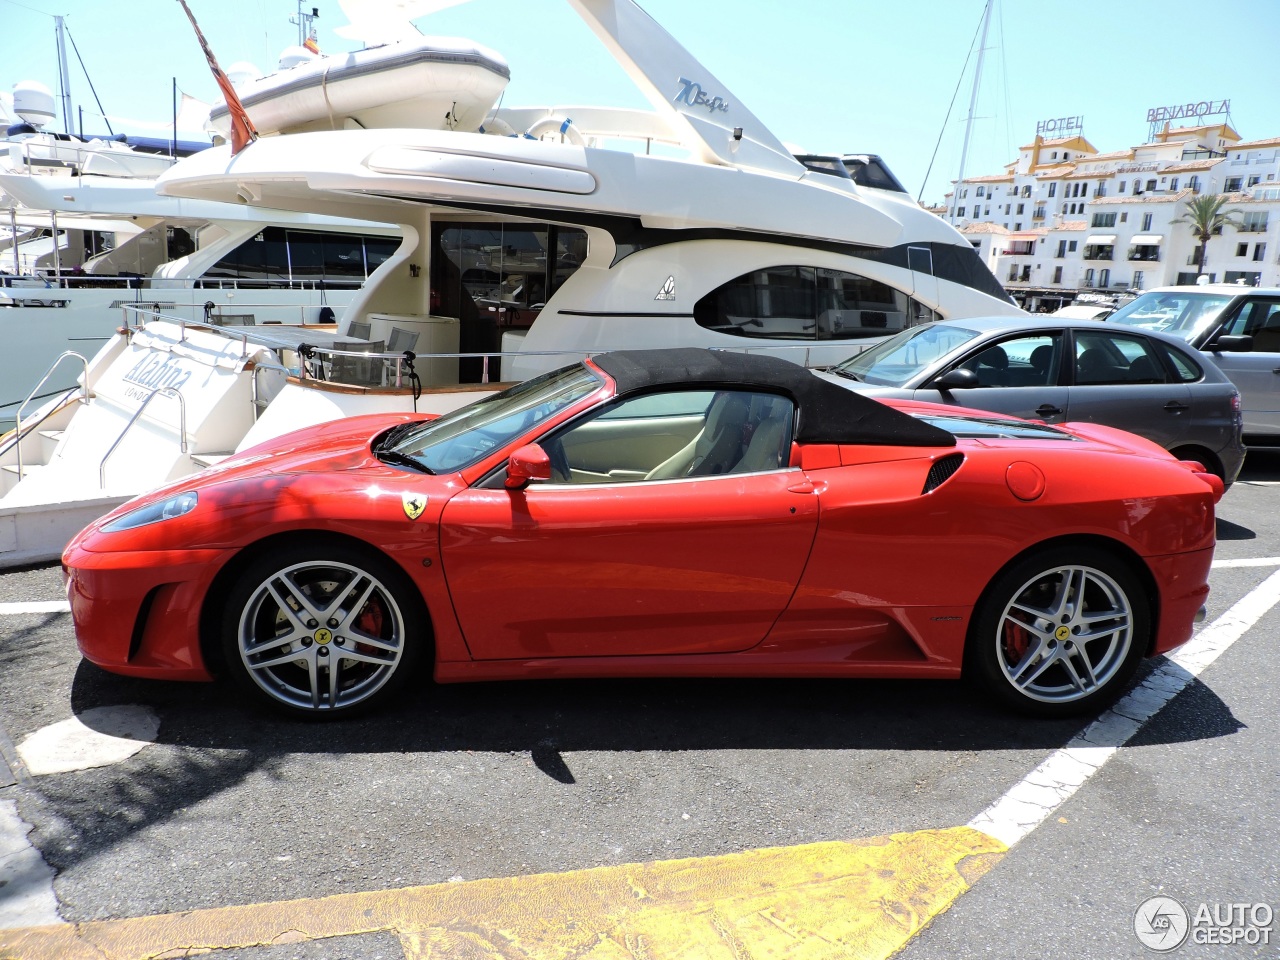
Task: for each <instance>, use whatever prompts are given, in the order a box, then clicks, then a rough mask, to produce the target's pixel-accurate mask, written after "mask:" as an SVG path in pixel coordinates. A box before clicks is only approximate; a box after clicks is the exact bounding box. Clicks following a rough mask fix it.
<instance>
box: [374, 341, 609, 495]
mask: <svg viewBox="0 0 1280 960" xmlns="http://www.w3.org/2000/svg"><path fill="white" fill-rule="evenodd" d="M602 382H603V381H601V380H600V378H599V377H597V376H596V375H595V374H593V373H592V372H591V371H590V370H588V369H587V368H586V367H585V366H583V365H582V364H575V365H574V366H572V367H565V368H563V369H561V370H554V371H552V372H551V373H546V374H543V375H542V376H540V377H535V378H534V379H532V380H527V381H525V382H524V383H522V384H520V385H519V386H515V387H512V388H511V389H510V390H505V391H503V392H502V393H499V394H495V395H494V396H492V397H486V398H485V399H483V400H481V401H479V402H477V403H472V404H469V405H467V406H465V407H463V408H461V409H460V410H455V411H454V412H453V413H450V414H446V415H445V416H443V417H441V418H440V419H439V420H431V421H429V422H427V423H423V424H421V425H419V426H418V427H417V429H415V430H413V431H411V432H409V433H408V434H406V435H405V436H403V437H394V436H393V437H392V438H391V439H394V440H395V442H394V443H393V444H391V445H390V446H388V447H386V448H385V449H386V450H387V451H390V452H391V453H392V454H395V455H399V456H406V457H410V458H412V459H413V460H415V461H417V462H418V463H420V464H421V465H422V466H423V467H425V468H426V469H427V470H429V471H431V472H432V473H453V472H455V471H457V470H461V469H463V468H464V467H469V466H470V465H471V464H473V463H475V462H477V461H478V460H480V459H482V458H483V457H484V456H485V455H486V454H487V453H489V451H491V450H493V449H494V448H495V447H499V446H504V445H506V444H508V443H510V442H511V441H512V440H515V439H516V438H517V437H519V436H520V435H521V434H523V433H526V432H528V431H529V430H530V429H531V428H532V427H534V426H535V425H537V424H539V423H541V422H542V421H543V420H546V419H547V418H548V417H551V416H553V415H554V414H556V413H559V412H560V411H561V410H563V409H564V408H565V407H567V406H569V405H570V404H571V403H574V402H575V401H577V400H580V399H582V398H583V397H585V396H586V395H587V394H589V393H591V392H593V391H594V390H596V389H597V388H599V387H600V386H601V385H602Z"/></svg>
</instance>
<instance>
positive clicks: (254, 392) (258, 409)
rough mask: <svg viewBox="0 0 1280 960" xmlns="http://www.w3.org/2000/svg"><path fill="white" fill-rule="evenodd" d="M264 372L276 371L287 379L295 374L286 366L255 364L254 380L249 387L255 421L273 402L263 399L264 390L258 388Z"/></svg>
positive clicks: (265, 363) (268, 362) (270, 363)
mask: <svg viewBox="0 0 1280 960" xmlns="http://www.w3.org/2000/svg"><path fill="white" fill-rule="evenodd" d="M263 370H276V371H278V372H280V373H283V374H284V375H285V376H286V377H287V376H289V375H290V374H291V373H292V372H293V371H291V370H290V369H289V368H288V367H286V366H285V365H284V364H282V363H272V362H271V361H269V360H268V361H263V362H259V363H255V364H254V365H253V380H252V381H251V382H250V385H249V394H250V399H251V402H252V403H253V419H254V420H257V419H258V417H259V416H261V415H262V411H263V410H265V409H267V405H268V404H269V403H270V402H271V401H270V400H263V399H262V390H261V388H259V386H258V374H259V373H261V372H262V371H263Z"/></svg>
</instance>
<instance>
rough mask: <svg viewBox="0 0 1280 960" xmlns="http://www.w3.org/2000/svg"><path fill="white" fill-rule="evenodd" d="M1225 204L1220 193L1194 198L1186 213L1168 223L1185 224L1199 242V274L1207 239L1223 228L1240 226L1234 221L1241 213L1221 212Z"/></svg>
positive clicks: (1237, 221)
mask: <svg viewBox="0 0 1280 960" xmlns="http://www.w3.org/2000/svg"><path fill="white" fill-rule="evenodd" d="M1226 202H1227V198H1226V197H1225V196H1224V195H1223V194H1220V193H1215V194H1212V195H1210V194H1204V195H1203V196H1199V197H1194V198H1192V199H1191V200H1189V201H1188V202H1187V212H1186V213H1184V214H1183V215H1182V216H1180V217H1174V218H1173V219H1172V220H1170V221H1169V222H1170V223H1185V224H1187V225H1188V226H1190V227H1191V233H1192V235H1193V236H1195V238H1196V239H1197V240H1199V241H1200V249H1199V250H1198V251H1197V256H1196V263H1197V265H1198V266H1199V267H1200V270H1199V272H1200V273H1204V272H1205V271H1204V258H1205V255H1206V253H1207V252H1208V249H1209V238H1210V237H1212V236H1214V235H1215V234H1218V233H1221V232H1222V228H1223V227H1236V228H1239V227H1240V226H1241V225H1242V224H1241V222H1240V221H1239V220H1237V219H1235V215H1236V214H1238V213H1240V212H1241V211H1239V210H1236V209H1235V208H1232V209H1230V210H1223V209H1222V206H1223V204H1225V203H1226Z"/></svg>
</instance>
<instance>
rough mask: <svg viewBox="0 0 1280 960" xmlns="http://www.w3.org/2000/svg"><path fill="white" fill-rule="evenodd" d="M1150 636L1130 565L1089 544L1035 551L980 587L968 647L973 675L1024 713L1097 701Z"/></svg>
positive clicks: (1112, 690)
mask: <svg viewBox="0 0 1280 960" xmlns="http://www.w3.org/2000/svg"><path fill="white" fill-rule="evenodd" d="M1150 639H1151V613H1150V609H1149V607H1148V603H1147V599H1146V597H1145V595H1144V591H1143V589H1142V584H1141V583H1140V581H1139V580H1138V578H1137V577H1136V576H1135V575H1134V573H1133V571H1132V570H1131V569H1130V568H1129V567H1128V566H1127V565H1126V564H1125V563H1123V562H1121V561H1119V560H1117V559H1116V558H1115V557H1113V556H1111V555H1110V554H1108V553H1107V552H1105V551H1103V550H1100V549H1097V548H1094V547H1060V548H1055V549H1051V550H1045V551H1041V552H1040V553H1036V554H1033V555H1031V556H1029V557H1026V558H1024V559H1023V560H1021V561H1019V562H1018V563H1016V564H1015V565H1014V566H1012V567H1010V568H1009V569H1008V570H1006V571H1004V572H1003V573H1002V574H1000V575H999V576H998V577H997V578H996V579H995V580H994V581H992V583H991V586H990V587H989V588H988V589H987V591H986V593H985V594H984V595H983V599H982V601H981V603H980V606H979V608H978V611H977V613H976V616H975V618H974V622H973V628H972V630H971V633H970V636H969V642H968V647H967V650H966V658H967V664H968V666H969V668H970V670H971V672H972V673H973V674H974V675H975V677H976V679H977V680H978V681H979V682H981V683H982V684H983V686H985V687H986V688H987V690H988V691H989V692H991V693H992V694H994V695H995V696H996V697H997V698H998V699H999V700H1001V701H1003V702H1004V703H1005V704H1007V705H1009V706H1011V707H1013V708H1014V709H1016V710H1019V711H1021V712H1023V713H1029V714H1034V715H1037V716H1044V717H1058V716H1067V715H1069V714H1073V713H1083V712H1085V711H1089V710H1095V709H1099V708H1101V707H1102V706H1104V705H1105V704H1108V703H1110V702H1111V701H1112V700H1114V699H1115V698H1116V697H1117V696H1118V695H1119V694H1120V691H1121V690H1123V689H1124V687H1125V684H1126V683H1128V681H1129V679H1130V677H1132V676H1133V672H1134V670H1136V669H1137V666H1138V662H1139V661H1140V660H1141V659H1142V656H1143V654H1144V652H1145V651H1146V650H1147V648H1148V646H1149V643H1150Z"/></svg>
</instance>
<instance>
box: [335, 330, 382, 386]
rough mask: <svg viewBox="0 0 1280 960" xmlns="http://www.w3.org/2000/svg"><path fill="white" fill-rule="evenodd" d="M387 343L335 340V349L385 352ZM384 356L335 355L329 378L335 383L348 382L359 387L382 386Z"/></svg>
mask: <svg viewBox="0 0 1280 960" xmlns="http://www.w3.org/2000/svg"><path fill="white" fill-rule="evenodd" d="M385 347H386V345H385V344H384V343H383V342H382V341H381V340H373V341H368V340H335V341H334V344H333V349H334V350H344V351H347V352H351V353H383V352H384V351H385ZM383 369H384V365H383V361H382V358H381V357H379V358H373V357H369V358H368V359H366V358H364V357H341V356H337V355H335V356H334V357H333V361H332V363H331V364H330V370H329V379H330V380H331V381H332V382H334V383H348V384H352V385H353V386H358V387H380V386H382V374H383Z"/></svg>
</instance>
